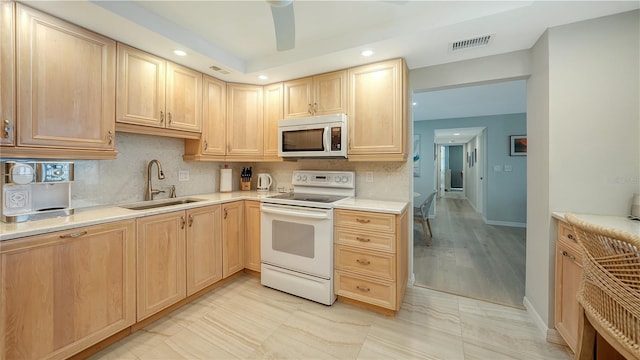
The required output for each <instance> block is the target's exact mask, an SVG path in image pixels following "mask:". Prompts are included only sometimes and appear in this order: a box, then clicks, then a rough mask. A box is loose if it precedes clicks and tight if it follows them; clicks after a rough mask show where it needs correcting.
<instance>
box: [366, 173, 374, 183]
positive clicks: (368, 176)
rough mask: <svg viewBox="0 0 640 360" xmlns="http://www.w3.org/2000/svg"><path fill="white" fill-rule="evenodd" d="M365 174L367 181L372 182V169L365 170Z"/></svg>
mask: <svg viewBox="0 0 640 360" xmlns="http://www.w3.org/2000/svg"><path fill="white" fill-rule="evenodd" d="M366 175H367V182H368V183H372V182H373V171H367V173H366Z"/></svg>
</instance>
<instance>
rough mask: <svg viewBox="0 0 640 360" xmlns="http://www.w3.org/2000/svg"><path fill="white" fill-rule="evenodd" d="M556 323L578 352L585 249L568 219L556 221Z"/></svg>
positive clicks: (571, 346) (565, 339) (566, 340)
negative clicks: (578, 295) (582, 248)
mask: <svg viewBox="0 0 640 360" xmlns="http://www.w3.org/2000/svg"><path fill="white" fill-rule="evenodd" d="M556 225H557V227H558V235H557V239H556V269H555V282H556V285H555V319H554V320H555V321H554V322H555V326H556V329H557V330H558V333H560V336H562V338H563V339H564V341H565V342H566V343H567V345H569V347H570V348H571V350H572V351H573V352H574V353H575V351H576V349H577V345H578V323H579V320H580V308H579V304H578V300H577V299H576V294H577V293H578V289H579V287H580V280H581V279H582V250H581V249H580V245H579V244H578V242H577V241H576V238H575V235H574V234H573V230H572V229H571V226H570V225H569V224H568V223H565V222H564V221H556Z"/></svg>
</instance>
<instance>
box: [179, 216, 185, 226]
mask: <svg viewBox="0 0 640 360" xmlns="http://www.w3.org/2000/svg"><path fill="white" fill-rule="evenodd" d="M180 220H182V225H180V229H184V224H185V223H186V222H185V221H184V216H180Z"/></svg>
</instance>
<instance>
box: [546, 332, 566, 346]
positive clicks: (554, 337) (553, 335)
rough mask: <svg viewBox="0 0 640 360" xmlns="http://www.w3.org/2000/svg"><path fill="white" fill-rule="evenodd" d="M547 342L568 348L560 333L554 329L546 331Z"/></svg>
mask: <svg viewBox="0 0 640 360" xmlns="http://www.w3.org/2000/svg"><path fill="white" fill-rule="evenodd" d="M547 342H550V343H553V344H558V345H562V346H569V345H568V344H567V342H566V341H564V339H563V338H562V335H560V333H559V332H558V330H556V329H549V330H547Z"/></svg>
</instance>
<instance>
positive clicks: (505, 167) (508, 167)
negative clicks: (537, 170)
mask: <svg viewBox="0 0 640 360" xmlns="http://www.w3.org/2000/svg"><path fill="white" fill-rule="evenodd" d="M504 171H505V172H507V171H513V166H511V165H505V166H504Z"/></svg>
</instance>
